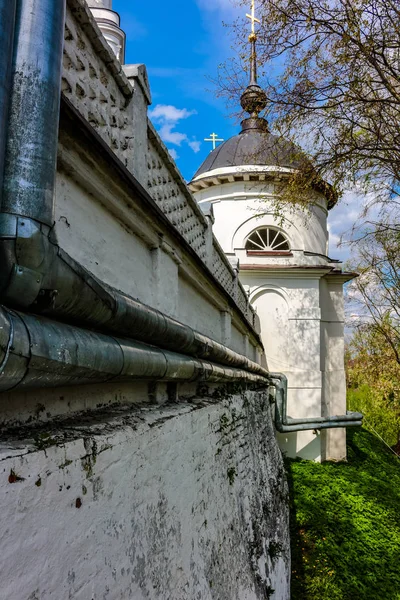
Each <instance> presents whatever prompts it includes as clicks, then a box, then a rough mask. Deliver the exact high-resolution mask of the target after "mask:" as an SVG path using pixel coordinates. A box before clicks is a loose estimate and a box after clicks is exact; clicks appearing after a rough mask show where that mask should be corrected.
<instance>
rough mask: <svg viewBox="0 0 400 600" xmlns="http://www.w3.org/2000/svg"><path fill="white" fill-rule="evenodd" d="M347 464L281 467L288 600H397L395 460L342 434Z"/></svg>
mask: <svg viewBox="0 0 400 600" xmlns="http://www.w3.org/2000/svg"><path fill="white" fill-rule="evenodd" d="M347 439H348V450H347V451H348V455H347V456H348V461H347V462H342V463H323V464H318V463H313V462H310V461H304V460H290V459H287V460H286V465H287V473H288V479H289V486H290V496H291V501H290V505H291V540H292V592H291V600H311V599H312V600H347V599H349V600H350V599H351V600H400V459H398V458H396V457H395V456H394V455H393V454H392V453H390V451H389V450H388V449H387V448H386V447H385V446H384V445H383V444H382V443H381V442H380V441H379V439H378V438H376V437H375V436H374V435H372V434H371V433H369V432H367V431H365V430H363V429H360V430H358V429H357V430H348V432H347Z"/></svg>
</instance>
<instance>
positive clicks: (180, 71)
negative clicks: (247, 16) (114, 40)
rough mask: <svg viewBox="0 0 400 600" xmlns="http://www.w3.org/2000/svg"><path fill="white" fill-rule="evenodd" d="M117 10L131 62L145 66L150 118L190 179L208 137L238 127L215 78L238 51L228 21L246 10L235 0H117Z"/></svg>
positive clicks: (227, 134) (206, 149)
mask: <svg viewBox="0 0 400 600" xmlns="http://www.w3.org/2000/svg"><path fill="white" fill-rule="evenodd" d="M249 4H250V2H249ZM113 9H114V10H116V11H117V12H118V13H119V14H120V15H121V27H122V28H123V29H124V31H125V32H126V37H127V48H126V63H128V64H130V63H144V64H145V65H146V67H147V70H148V74H149V79H150V86H151V93H152V99H153V104H152V106H151V107H150V117H151V119H152V121H153V122H154V124H155V125H156V127H157V129H158V130H159V132H160V134H161V136H162V137H163V139H164V141H165V143H166V145H167V147H168V148H169V149H170V150H171V152H172V155H173V156H174V158H175V159H176V162H177V164H178V167H179V169H180V170H181V172H182V174H183V176H184V177H185V178H186V179H187V180H189V179H190V178H191V177H192V175H193V174H194V172H195V171H196V170H197V168H198V166H199V165H200V164H201V163H202V162H203V160H204V159H205V157H206V156H207V153H208V152H209V151H210V149H211V145H210V143H206V142H204V141H203V140H204V138H208V137H209V135H210V134H211V133H212V132H215V133H217V134H218V136H219V137H222V138H224V139H227V138H228V137H231V136H232V135H235V134H236V133H237V132H238V130H239V126H238V123H237V121H236V120H235V118H229V111H228V110H227V108H226V102H225V100H223V99H218V98H216V95H215V85H214V84H213V82H212V81H211V79H213V78H215V76H216V74H217V68H218V65H219V64H220V63H221V62H223V61H224V60H226V59H227V58H229V57H231V56H233V54H234V50H233V49H232V48H231V46H232V40H231V39H230V37H231V36H230V29H229V27H224V25H223V21H225V22H226V23H230V22H232V21H233V19H234V18H235V16H237V15H240V14H242V15H243V14H244V13H245V10H244V9H243V8H242V9H241V10H240V12H239V9H237V8H236V9H235V7H234V5H233V3H231V2H230V0H185V2H183V0H173V1H168V0H152V2H151V3H150V2H138V1H137V0H113ZM238 108H239V107H238Z"/></svg>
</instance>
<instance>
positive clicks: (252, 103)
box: [240, 0, 267, 129]
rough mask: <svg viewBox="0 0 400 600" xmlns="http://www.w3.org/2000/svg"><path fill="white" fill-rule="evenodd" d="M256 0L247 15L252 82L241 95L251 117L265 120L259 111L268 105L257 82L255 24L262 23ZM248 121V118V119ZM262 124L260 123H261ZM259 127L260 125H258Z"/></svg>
mask: <svg viewBox="0 0 400 600" xmlns="http://www.w3.org/2000/svg"><path fill="white" fill-rule="evenodd" d="M254 3H255V0H251V14H246V17H247V18H248V19H250V21H251V33H250V35H249V42H250V46H251V55H250V84H249V85H248V86H247V88H246V89H245V91H244V92H243V94H242V95H241V97H240V104H241V107H242V108H243V110H245V111H246V112H247V113H249V115H250V119H257V121H261V120H262V121H264V119H259V117H258V115H259V113H260V112H261V111H262V110H263V109H264V108H265V107H266V106H267V95H266V93H265V92H264V90H262V89H261V87H260V86H259V85H258V83H257V51H256V42H257V33H256V30H255V24H256V23H260V19H257V17H256V16H255V6H254ZM246 121H247V119H246ZM259 125H260V124H259ZM266 127H267V126H266V121H265V123H264V125H263V129H266ZM257 128H259V127H257Z"/></svg>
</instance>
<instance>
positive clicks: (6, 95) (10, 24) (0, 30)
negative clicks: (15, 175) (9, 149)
mask: <svg viewBox="0 0 400 600" xmlns="http://www.w3.org/2000/svg"><path fill="white" fill-rule="evenodd" d="M15 9H16V0H0V48H1V52H0V203H1V189H2V186H3V173H4V158H5V145H6V133H7V123H8V106H9V99H10V91H11V64H12V56H13V55H12V50H13V38H14V26H15Z"/></svg>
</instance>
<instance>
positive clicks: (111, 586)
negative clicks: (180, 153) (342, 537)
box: [0, 0, 290, 600]
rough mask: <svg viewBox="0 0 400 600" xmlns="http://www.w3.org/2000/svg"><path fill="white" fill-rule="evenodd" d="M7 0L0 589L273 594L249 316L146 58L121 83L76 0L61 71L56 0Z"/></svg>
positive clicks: (275, 543)
mask: <svg viewBox="0 0 400 600" xmlns="http://www.w3.org/2000/svg"><path fill="white" fill-rule="evenodd" d="M4 2H5V0H0V14H2V12H1V11H2V10H3V9H4ZM7 3H8V0H7V2H6V4H7ZM16 4H17V13H16V14H17V18H16V27H15V43H14V55H13V69H12V72H13V79H12V85H13V87H12V93H11V104H10V109H9V111H10V112H9V118H8V123H9V125H8V132H7V147H6V164H5V171H4V175H5V176H4V187H3V194H2V204H1V207H2V210H1V214H0V256H1V259H0V264H1V269H0V299H1V304H2V307H1V308H0V371H1V374H0V390H1V391H2V393H1V394H0V417H1V424H2V441H1V444H0V506H1V518H0V527H1V529H2V532H3V535H2V542H1V553H2V565H1V567H0V577H1V582H2V590H3V593H4V595H5V597H7V600H21V599H24V598H26V599H27V600H28V599H31V600H33V599H35V598H37V599H39V598H40V600H47V599H48V598H49V599H50V598H59V599H60V600H63V599H64V598H65V599H67V598H74V600H75V599H77V600H78V599H81V600H88V598H94V599H96V600H98V599H115V600H117V599H119V598H124V600H126V599H128V598H132V599H133V598H134V599H135V600H140V599H142V598H143V599H144V598H147V599H148V598H151V599H154V600H155V599H157V600H162V599H165V598H171V599H174V598H176V599H179V600H180V599H183V598H186V599H187V600H191V599H192V598H197V597H198V598H202V599H203V598H204V599H208V598H209V599H212V598H218V599H219V600H228V599H229V600H232V599H236V598H237V599H239V598H243V597H246V598H249V600H253V599H254V600H258V599H264V598H265V597H266V595H267V594H269V595H271V593H272V591H271V590H272V589H275V595H274V597H275V598H276V599H282V600H284V599H286V598H288V593H289V592H288V582H289V570H290V559H289V537H288V511H287V486H286V481H285V478H284V474H283V466H282V459H281V456H280V453H279V451H278V449H277V446H276V442H275V438H274V434H273V427H272V421H271V408H270V405H269V400H268V394H267V390H266V385H267V383H268V379H267V373H266V371H265V370H264V369H263V368H262V367H261V366H260V362H261V356H262V347H261V344H260V340H259V335H258V331H257V329H256V327H257V319H256V317H255V315H254V313H253V312H252V310H251V309H250V307H249V306H248V301H247V299H246V297H245V295H244V292H243V290H242V288H241V287H240V285H239V284H238V282H237V277H236V275H235V273H234V272H233V271H232V269H231V268H230V266H229V264H228V263H227V261H226V259H225V258H224V257H223V254H222V252H221V251H220V249H219V246H218V244H217V243H216V242H215V241H214V240H213V238H212V235H211V227H210V225H209V223H208V221H207V219H206V218H205V217H203V216H202V215H201V213H200V211H199V210H198V208H197V207H196V205H195V203H194V201H193V199H192V197H191V196H190V193H189V192H188V191H187V189H186V187H185V184H184V182H183V180H182V179H181V177H180V175H179V173H178V172H177V170H176V167H175V166H174V165H173V163H172V161H170V159H169V158H168V157H167V155H166V151H165V148H164V147H163V145H162V143H161V142H160V141H159V139H158V137H157V134H156V133H155V132H154V131H153V129H152V127H151V125H149V124H148V122H147V101H148V99H149V95H148V91H146V75H145V70H144V69H143V68H142V67H140V66H139V67H135V68H132V69H131V70H130V71H129V73H130V75H131V77H130V81H131V82H132V83H133V88H132V87H131V84H130V83H129V81H128V79H127V77H126V76H125V75H124V73H123V72H122V69H121V66H120V65H119V64H118V63H117V62H116V60H115V59H114V57H113V56H112V54H111V51H110V50H109V49H108V47H107V45H106V44H105V42H104V40H103V38H102V36H101V34H100V32H99V30H98V28H97V26H96V25H95V23H94V22H93V19H92V18H91V15H90V12H89V10H88V9H87V7H86V4H85V2H83V0H69V1H68V2H67V14H66V28H65V49H64V64H63V70H62V72H61V70H60V69H61V35H62V32H63V28H64V20H63V10H64V2H63V1H62V0H17V3H16ZM12 33H13V32H12V31H11V29H10V28H9V31H8V33H7V35H6V36H5V37H4V39H10V36H12ZM7 36H8V37H7ZM0 67H1V68H2V69H3V70H4V72H6V71H7V68H8V67H7V61H6V60H5V59H4V60H3V61H2V62H1V63H0ZM61 78H62V87H63V93H64V98H63V99H62V102H61V112H60V113H59V92H60V83H61ZM59 117H60V118H59ZM143 119H144V123H145V127H144V126H143ZM58 122H59V123H60V126H59V131H58V130H57V127H58ZM95 130H96V131H95ZM96 132H97V133H96ZM56 151H57V152H58V158H57V171H55V159H56ZM144 167H145V173H143V168H144ZM0 168H1V170H2V166H1V165H0ZM138 178H140V181H141V183H139V182H138V181H137V179H138ZM83 384H85V385H83ZM253 388H256V389H253Z"/></svg>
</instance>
